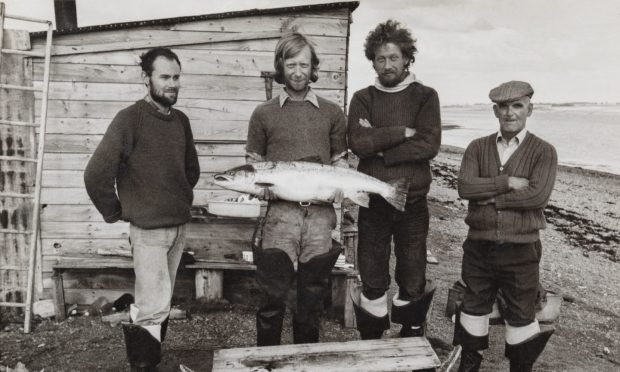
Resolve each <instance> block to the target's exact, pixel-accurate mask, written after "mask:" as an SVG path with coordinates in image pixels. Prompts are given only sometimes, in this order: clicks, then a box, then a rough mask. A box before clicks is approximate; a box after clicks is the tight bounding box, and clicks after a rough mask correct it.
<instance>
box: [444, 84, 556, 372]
mask: <svg viewBox="0 0 620 372" xmlns="http://www.w3.org/2000/svg"><path fill="white" fill-rule="evenodd" d="M533 94H534V90H533V89H532V87H531V86H530V84H528V83H526V82H521V81H510V82H507V83H504V84H501V85H500V86H498V87H497V88H494V89H492V90H491V92H490V93H489V98H490V99H491V101H493V102H494V103H495V104H494V106H493V111H494V112H495V116H496V117H497V118H498V119H499V126H500V130H499V132H496V133H493V134H491V135H490V136H486V137H482V138H478V139H476V140H474V141H473V142H472V143H471V144H470V145H469V146H468V147H467V149H466V150H465V154H464V155H463V160H462V163H461V169H460V172H459V182H458V191H459V195H460V196H461V197H462V198H463V199H467V200H469V207H468V212H467V217H466V218H465V223H467V225H469V232H468V234H467V240H465V243H464V244H463V264H462V269H461V276H462V278H463V281H464V282H465V284H466V285H467V288H466V289H465V293H464V296H463V301H462V304H461V306H460V308H459V309H458V310H457V315H456V320H455V326H454V345H461V346H462V347H463V352H462V354H461V364H460V367H459V371H462V372H464V371H478V370H479V368H480V364H481V362H482V356H481V354H480V353H479V351H480V350H484V349H487V348H488V346H489V329H488V327H489V315H490V314H491V311H492V307H493V303H494V302H495V298H496V294H497V291H498V290H500V289H501V291H502V294H503V297H504V300H505V303H506V310H505V311H504V314H503V316H504V322H505V324H506V346H505V355H506V357H508V359H509V360H510V371H512V372H517V371H519V372H525V371H531V370H532V366H533V364H534V362H535V361H536V359H537V358H538V356H539V355H540V354H541V353H542V351H543V349H544V347H545V345H546V343H547V341H548V340H549V337H551V334H552V333H553V329H552V328H549V329H545V330H541V327H540V326H539V324H538V321H537V320H536V317H535V315H536V300H537V295H538V286H539V285H538V283H539V263H540V258H541V255H542V246H541V244H540V239H539V235H540V234H539V231H540V230H541V229H544V228H545V226H546V224H545V216H544V214H543V210H544V208H545V206H546V205H547V202H548V201H549V197H550V196H551V191H552V190H553V184H554V182H555V175H556V167H557V154H556V151H555V149H554V147H553V146H552V145H550V144H549V143H547V142H545V141H543V140H542V139H540V138H538V137H537V136H535V135H534V134H532V133H530V132H528V131H527V130H526V129H525V123H526V121H527V118H528V117H529V116H530V115H531V114H532V110H533V106H532V104H531V102H530V99H531V97H532V95H533Z"/></svg>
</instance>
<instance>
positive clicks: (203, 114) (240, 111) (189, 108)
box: [35, 99, 257, 120]
mask: <svg viewBox="0 0 620 372" xmlns="http://www.w3.org/2000/svg"><path fill="white" fill-rule="evenodd" d="M127 106H129V104H128V102H126V101H70V100H50V101H49V106H48V111H47V112H48V116H49V117H50V118H84V119H110V120H111V119H112V118H114V117H115V116H116V114H117V113H118V112H119V111H120V110H122V109H124V108H127ZM256 106H257V102H253V101H230V100H202V99H179V101H178V102H177V105H176V106H175V108H177V109H179V110H181V111H183V113H184V114H185V115H187V116H188V117H189V119H190V120H204V119H205V118H210V119H211V120H249V119H250V116H251V115H252V112H253V111H254V109H255V108H256ZM35 114H36V116H39V115H40V109H39V108H37V110H36V111H35Z"/></svg>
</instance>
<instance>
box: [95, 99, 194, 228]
mask: <svg viewBox="0 0 620 372" xmlns="http://www.w3.org/2000/svg"><path fill="white" fill-rule="evenodd" d="M199 177H200V167H199V165H198V156H197V154H196V148H195V146H194V141H193V136H192V130H191V128H190V124H189V119H188V118H187V116H185V114H183V113H182V112H181V111H179V110H176V109H171V113H170V115H164V114H162V113H160V112H159V111H157V110H156V109H155V108H153V107H152V106H151V105H149V104H148V103H147V102H146V101H144V100H140V101H138V102H136V103H135V104H133V105H131V106H129V107H127V108H126V109H123V110H121V111H120V112H119V113H118V114H117V115H116V117H115V118H114V119H113V120H112V123H111V124H110V126H109V127H108V129H107V131H106V133H105V135H104V136H103V139H102V140H101V143H100V144H99V146H97V149H96V150H95V152H94V154H93V156H92V157H91V158H90V161H89V162H88V165H87V166H86V170H85V172H84V183H85V185H86V190H87V191H88V195H89V196H90V198H91V200H92V202H93V204H94V205H95V207H97V210H98V211H99V212H100V213H101V214H102V215H103V218H104V220H105V221H106V222H109V223H112V222H116V221H118V220H119V219H122V220H124V221H129V222H131V223H132V224H135V225H136V226H139V227H141V228H145V229H152V228H158V227H168V226H178V225H181V224H184V223H186V222H188V221H189V220H190V218H191V215H190V207H191V205H192V200H193V192H192V188H193V187H194V186H195V185H196V183H197V182H198V178H199ZM115 185H116V189H117V190H118V196H117V193H116V190H115Z"/></svg>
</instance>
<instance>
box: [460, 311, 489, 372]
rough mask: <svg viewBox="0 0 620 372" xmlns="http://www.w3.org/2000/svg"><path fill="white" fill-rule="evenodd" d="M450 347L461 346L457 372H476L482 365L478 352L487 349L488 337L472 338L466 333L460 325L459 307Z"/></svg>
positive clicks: (472, 336)
mask: <svg viewBox="0 0 620 372" xmlns="http://www.w3.org/2000/svg"><path fill="white" fill-rule="evenodd" d="M452 345H454V346H456V345H461V347H462V348H463V351H462V352H461V364H460V365H459V369H458V371H459V372H477V371H478V370H480V365H481V364H482V355H481V354H480V353H479V351H480V350H484V349H488V348H489V335H486V336H474V335H472V334H470V333H469V332H467V330H466V329H465V328H463V326H462V325H461V307H460V306H458V307H457V309H456V319H455V321H454V340H453V341H452Z"/></svg>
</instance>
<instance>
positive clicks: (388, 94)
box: [348, 20, 441, 339]
mask: <svg viewBox="0 0 620 372" xmlns="http://www.w3.org/2000/svg"><path fill="white" fill-rule="evenodd" d="M416 51H417V49H416V47H415V40H414V39H413V38H412V36H411V33H410V32H409V30H407V29H405V28H402V27H401V26H400V24H399V23H398V22H396V21H393V20H388V21H387V22H385V23H382V24H379V25H378V26H377V27H376V29H375V30H374V31H372V32H370V33H369V34H368V37H367V38H366V44H365V54H366V57H367V58H368V59H369V60H370V61H371V62H372V65H373V68H374V69H375V71H376V72H377V79H376V81H375V84H374V86H369V87H367V88H365V89H362V90H360V91H358V92H356V93H355V94H354V96H353V99H352V100H351V107H350V109H349V119H348V140H349V147H350V148H351V150H352V151H353V153H355V154H356V155H357V156H359V158H360V162H359V165H358V170H359V171H360V172H363V173H366V174H368V175H370V176H373V177H376V178H378V179H380V180H383V181H386V182H390V181H393V180H396V179H399V178H403V177H404V178H406V179H407V180H408V181H409V193H408V196H407V205H406V207H405V211H404V212H400V211H398V210H396V209H395V208H394V207H392V206H391V205H389V204H388V203H387V202H386V201H385V200H383V199H382V198H380V197H375V196H371V198H370V206H369V208H364V207H361V208H360V210H359V221H358V230H359V240H358V241H359V243H358V262H359V270H360V275H361V279H362V290H361V293H359V290H358V291H357V292H356V293H354V294H353V302H354V309H355V314H356V319H357V328H358V330H359V332H360V336H361V338H362V339H376V338H380V337H381V335H382V334H383V331H384V330H386V329H389V328H390V319H389V317H388V299H387V290H388V289H389V284H390V274H389V272H390V267H389V261H390V253H391V242H392V239H393V240H394V253H395V255H396V272H395V276H396V278H395V279H396V283H397V284H398V287H399V290H398V293H397V294H396V295H395V296H394V298H393V304H392V321H393V322H395V323H399V324H401V325H402V328H401V331H400V335H401V337H412V336H423V335H424V327H423V326H424V323H425V320H426V313H427V312H428V309H429V307H430V303H431V301H432V298H433V294H434V286H433V284H432V283H431V282H430V281H427V280H426V237H427V235H428V225H429V212H428V206H427V201H426V194H427V193H428V191H429V188H430V184H431V171H430V165H429V161H430V160H431V159H432V158H434V157H435V156H436V155H437V153H438V152H439V147H440V144H441V118H440V113H439V98H438V97H437V93H436V92H435V90H433V89H432V88H429V87H427V86H424V85H423V84H422V83H421V82H419V81H418V80H416V78H415V75H414V74H413V73H411V72H410V71H409V67H410V66H411V65H412V64H413V62H414V60H415V57H414V53H415V52H416Z"/></svg>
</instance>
